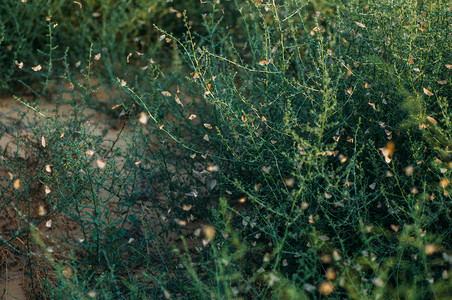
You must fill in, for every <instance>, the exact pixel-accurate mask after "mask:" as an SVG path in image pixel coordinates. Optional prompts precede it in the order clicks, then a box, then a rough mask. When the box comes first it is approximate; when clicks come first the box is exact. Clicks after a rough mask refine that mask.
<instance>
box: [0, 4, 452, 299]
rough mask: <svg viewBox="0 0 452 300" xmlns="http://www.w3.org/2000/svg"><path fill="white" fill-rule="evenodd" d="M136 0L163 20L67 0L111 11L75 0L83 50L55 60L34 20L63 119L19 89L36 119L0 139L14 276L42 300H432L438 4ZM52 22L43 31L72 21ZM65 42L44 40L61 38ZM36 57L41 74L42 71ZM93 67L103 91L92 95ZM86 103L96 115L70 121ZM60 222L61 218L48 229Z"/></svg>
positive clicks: (439, 113)
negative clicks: (148, 23)
mask: <svg viewBox="0 0 452 300" xmlns="http://www.w3.org/2000/svg"><path fill="white" fill-rule="evenodd" d="M169 3H171V2H169ZM107 4H108V5H107ZM153 4H155V5H162V6H161V7H165V9H164V10H165V12H162V13H161V14H160V13H158V11H159V9H160V7H158V8H157V9H156V12H155V15H156V16H161V17H162V20H167V19H165V18H168V17H169V16H172V17H175V18H176V19H177V20H179V23H178V24H177V25H173V26H174V27H171V28H169V29H171V30H167V29H168V27H165V26H161V24H157V25H158V26H156V27H143V28H141V27H140V26H138V25H136V24H132V23H129V22H127V21H126V19H127V18H128V15H127V14H125V12H128V13H130V16H134V17H136V18H137V20H141V19H145V18H148V17H149V15H148V14H147V13H145V12H144V9H145V6H140V5H141V4H140V5H138V6H133V5H132V4H131V2H130V3H129V2H124V3H122V4H118V3H116V2H115V3H113V2H112V3H111V5H110V4H109V3H107V2H106V3H105V7H104V6H103V5H101V6H100V7H99V8H97V7H96V4H95V3H92V4H91V3H88V4H85V3H84V7H88V8H90V9H92V11H88V10H89V9H88V8H86V9H87V10H86V16H91V15H92V13H93V12H95V11H96V10H95V8H96V9H103V10H105V15H103V16H105V18H102V22H103V21H105V20H115V21H108V22H107V21H106V23H102V22H101V21H100V19H92V18H91V17H90V18H91V19H90V20H89V21H88V20H85V19H83V17H82V12H84V10H83V11H82V10H80V9H79V8H78V7H77V6H75V8H74V9H77V13H80V14H81V15H80V17H79V18H78V19H76V20H77V22H80V23H77V24H78V26H79V27H80V28H82V27H83V28H84V29H83V31H84V32H90V34H87V36H86V37H85V38H86V40H85V41H84V42H83V43H84V45H85V47H86V48H81V51H82V52H83V51H89V53H90V54H88V55H87V54H86V52H84V54H83V55H87V57H88V58H87V59H85V60H84V63H81V64H80V66H79V69H74V68H72V65H71V63H70V58H69V57H70V56H71V55H74V56H77V55H78V54H77V52H75V54H71V49H69V50H68V52H67V53H68V54H64V53H61V54H59V55H60V56H55V55H57V54H56V53H54V52H52V51H53V50H51V49H54V46H52V45H56V44H55V43H54V42H53V40H52V39H51V37H52V35H49V34H48V35H47V41H46V43H47V48H46V49H47V52H43V53H44V54H45V55H44V56H45V57H47V61H49V62H52V61H61V65H62V66H63V67H64V74H65V78H64V80H66V84H61V87H60V89H61V90H59V92H58V91H57V92H56V93H53V95H54V96H53V97H55V95H61V94H63V92H64V90H63V89H66V88H67V87H68V86H69V87H70V90H71V93H72V98H71V101H69V102H67V103H68V104H70V105H71V106H72V107H73V108H74V113H73V114H72V115H69V116H66V118H62V116H57V117H54V118H53V117H52V118H51V117H49V116H47V115H46V114H45V112H42V111H40V110H39V108H38V107H37V106H35V105H33V104H30V103H28V102H27V101H26V100H25V99H24V98H20V101H21V102H22V103H23V104H24V105H25V106H26V107H28V108H29V109H30V112H28V113H23V114H21V116H22V117H21V118H22V119H21V120H25V119H26V117H27V116H28V115H30V114H31V113H33V112H34V113H35V114H36V117H35V119H33V120H34V121H33V122H34V123H33V124H36V125H34V126H33V127H32V130H30V132H29V133H27V134H24V133H23V130H22V128H21V127H20V126H22V125H21V124H22V123H21V122H22V121H21V122H16V123H13V124H11V125H10V126H9V127H8V129H7V130H4V131H2V133H1V134H7V135H9V136H12V137H14V139H15V141H16V144H17V146H18V150H17V151H15V152H12V153H11V152H8V151H4V156H5V157H7V158H8V159H6V160H2V163H3V166H2V167H3V169H5V170H7V172H9V173H10V175H9V176H10V178H7V177H6V175H5V178H3V179H2V182H6V183H7V184H6V186H5V187H3V186H2V191H1V192H2V197H3V196H6V195H8V196H9V195H12V197H9V198H8V199H10V200H8V201H6V202H4V203H3V204H2V207H1V209H2V210H4V211H6V209H8V210H9V211H10V213H11V214H13V215H14V218H15V219H16V220H17V224H24V225H20V226H19V230H17V231H15V232H12V231H11V232H9V233H8V234H2V247H4V249H8V251H15V255H18V256H19V257H24V258H26V259H25V261H26V262H27V266H29V267H30V268H29V269H30V270H32V271H31V272H32V273H33V274H34V275H33V274H30V278H33V280H34V281H33V285H32V290H33V291H34V292H35V293H38V292H39V293H42V295H44V294H46V293H50V294H48V296H49V297H50V298H71V297H72V298H80V297H82V296H85V297H92V298H105V299H113V298H114V299H117V298H157V297H159V298H161V297H165V298H190V299H191V298H194V299H198V298H200V299H204V298H215V299H216V298H218V299H223V298H227V299H229V298H264V297H268V298H278V299H280V298H281V299H311V298H315V299H316V298H327V297H331V298H351V299H368V298H369V299H370V298H377V299H386V298H391V299H392V298H410V299H411V298H413V299H429V298H438V299H447V297H448V295H450V294H451V293H452V282H451V279H450V275H449V273H450V272H451V270H450V265H451V261H452V258H451V257H452V256H451V255H452V254H451V248H452V245H451V242H450V241H451V239H450V234H451V232H452V231H451V225H450V224H451V222H450V221H451V203H452V202H451V198H450V197H451V196H450V193H451V185H450V180H451V179H450V178H451V172H452V171H451V168H452V158H451V147H452V146H451V145H452V144H451V141H452V137H451V134H452V132H451V130H450V113H449V106H448V97H449V94H450V80H451V75H450V72H451V71H450V69H451V68H452V66H451V56H450V54H449V52H450V51H447V50H448V49H449V48H450V46H451V45H450V40H451V39H450V33H448V32H450V24H449V23H448V20H449V19H450V7H449V5H448V4H447V3H446V2H444V1H435V2H428V3H424V2H423V1H410V0H405V1H399V2H397V3H394V1H379V2H378V3H376V2H367V1H357V0H356V1H355V0H352V1H342V2H339V1H337V2H333V3H332V2H326V1H318V2H315V3H313V2H310V3H304V2H303V1H299V0H290V1H235V2H232V1H212V2H209V1H206V2H202V3H200V4H197V5H193V7H191V8H193V9H192V10H190V9H188V10H187V12H185V13H183V8H184V4H183V3H181V2H174V3H173V4H163V3H160V2H153ZM143 5H144V4H143ZM167 5H174V6H173V8H172V10H171V13H170V14H168V13H167V12H166V9H167ZM189 8H190V7H189ZM61 9H62V11H63V10H64V9H66V8H61ZM162 9H163V8H162ZM58 14H63V12H59V11H58V9H56V8H55V13H54V14H53V15H52V22H53V20H55V22H57V21H58V20H57V17H56V16H57V15H58ZM126 16H127V17H126ZM109 18H110V19H109ZM82 20H83V21H82ZM93 20H97V21H93ZM52 22H50V23H48V24H47V27H46V28H47V31H46V32H47V33H52V31H53V30H54V29H57V28H61V30H62V32H70V30H74V29H73V28H72V27H71V26H75V25H74V24H75V23H70V22H69V23H67V24H66V23H64V21H59V22H58V23H59V25H58V26H57V27H55V28H53V25H52V24H53V23H52ZM96 22H100V23H102V24H103V25H102V33H101V35H100V37H101V38H100V40H101V42H100V43H97V44H96V41H95V39H93V37H95V36H96V34H97V33H96V34H94V32H97V30H99V27H97V25H98V23H96ZM114 22H117V23H116V24H117V26H119V27H120V28H123V30H122V33H127V35H124V36H122V35H121V34H118V35H115V37H116V38H117V40H113V39H111V40H109V39H108V37H111V33H112V32H113V31H114V30H113V29H112V28H106V27H105V26H107V27H108V25H107V23H108V24H109V23H114ZM2 24H6V23H2ZM63 24H66V25H64V26H66V27H63ZM70 24H72V25H71V26H70ZM93 24H96V25H93ZM181 25H183V26H185V32H184V33H182V30H181V27H178V26H181ZM121 26H123V27H121ZM143 26H144V25H143ZM2 28H5V27H4V26H3V27H2ZM71 28H72V29H71ZM74 28H75V27H74ZM2 30H3V31H2V36H5V37H7V35H5V34H4V32H5V30H4V29H2ZM147 30H149V31H147ZM154 30H155V31H154ZM151 32H152V34H154V35H155V36H154V37H157V38H156V40H158V42H156V44H155V45H153V46H151V47H155V48H154V49H165V51H166V52H168V53H169V54H165V55H167V56H164V55H162V57H160V58H159V59H156V58H155V56H154V54H155V52H152V51H150V52H146V51H144V50H142V49H141V48H140V49H139V50H137V49H136V48H134V50H136V51H142V53H144V55H143V56H142V57H141V56H140V58H138V57H137V58H135V56H132V57H129V59H130V61H128V62H126V63H125V64H124V63H123V64H121V63H119V61H121V59H124V57H127V53H132V50H131V49H132V48H133V47H135V46H136V47H138V48H139V47H140V46H138V45H135V44H133V42H131V41H133V40H134V38H136V37H137V38H138V40H145V38H149V39H150V37H149V36H148V35H149V34H150V33H151ZM53 36H58V34H56V35H53ZM68 38H70V36H64V34H63V35H61V36H58V38H57V39H56V40H57V41H61V42H62V44H68V45H72V44H73V41H71V40H70V39H68ZM66 39H67V40H66ZM90 39H91V40H90ZM4 41H5V39H4V40H3V41H2V45H5V44H4ZM6 44H8V43H6ZM91 45H92V46H91ZM96 47H100V48H96ZM102 47H105V48H107V50H105V51H104V50H102ZM29 49H31V48H29ZM85 49H88V50H85ZM167 50H168V51H167ZM98 53H102V65H100V63H99V64H98V63H97V62H96V61H95V59H93V57H94V56H95V55H96V54H98ZM105 53H107V54H105ZM54 57H62V58H61V59H59V58H58V59H55V58H54ZM151 58H153V61H151ZM135 59H136V60H135ZM115 64H118V67H116V66H115ZM48 65H49V66H50V65H51V64H50V63H49V64H48ZM140 66H145V67H144V68H141V69H140V68H139V67H140ZM16 68H17V67H16ZM137 69H139V70H137ZM48 71H49V72H47V74H48V75H46V76H44V77H42V78H41V79H39V80H38V82H40V83H41V84H43V86H46V84H47V81H49V80H50V79H51V78H52V76H54V75H55V74H57V71H55V70H53V71H52V70H51V69H50V68H49V70H48ZM51 71H52V72H51ZM53 72H56V73H53ZM74 73H77V75H74ZM11 74H12V73H11ZM78 74H80V75H78ZM96 74H97V75H96ZM8 76H12V75H8ZM20 76H24V75H20ZM95 76H98V77H101V79H100V86H103V85H104V84H105V83H104V81H106V80H111V79H112V78H113V82H112V84H113V85H115V87H114V88H112V89H110V91H111V92H110V94H109V95H110V97H109V99H108V101H105V102H104V103H103V104H102V106H100V105H98V104H96V101H97V100H96V98H95V96H94V95H95V90H96V87H97V86H95V85H92V84H91V78H92V77H95ZM31 80H32V81H33V80H36V78H32V79H31ZM29 86H30V87H32V86H31V85H29ZM109 87H110V86H109ZM66 92H67V91H66ZM55 101H57V102H62V101H63V100H62V99H59V98H58V96H57V98H56V99H55ZM112 107H113V108H112ZM91 108H95V110H93V111H92V113H91V114H89V113H88V112H89V109H91ZM99 111H102V112H103V113H106V114H105V115H106V118H107V119H106V121H105V124H106V128H102V127H99V128H95V127H90V126H89V125H88V123H90V122H91V121H90V118H92V117H93V116H95V115H96V114H98V112H99ZM88 121H90V122H88ZM110 127H114V128H116V129H114V133H115V134H114V136H113V137H112V136H111V133H110V135H109V134H108V130H109V128H110ZM22 153H25V156H24V154H22ZM30 170H32V171H30ZM17 179H20V181H17ZM33 195H40V196H39V201H36V202H30V197H31V196H33ZM40 206H43V207H44V208H45V211H46V213H45V214H43V215H40V214H39V210H40V209H41V208H40ZM49 220H52V222H55V223H54V225H51V226H47V227H46V225H48V224H49V223H48V222H49ZM63 221H64V222H69V223H70V224H71V226H72V227H74V229H73V230H67V231H66V232H61V233H60V232H58V231H56V230H55V231H54V233H53V236H51V237H48V236H46V233H47V232H48V231H49V230H50V229H49V228H54V227H52V226H55V224H63V223H61V222H63ZM58 222H60V223H58ZM69 223H68V224H69ZM51 230H54V229H51ZM74 235H77V236H74ZM20 241H26V243H22V244H21V243H20ZM24 245H26V246H24ZM57 246H58V247H57ZM2 249H3V248H2ZM49 249H50V250H49ZM5 251H6V250H5ZM31 252H35V253H37V252H38V253H37V254H36V255H30V253H31Z"/></svg>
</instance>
